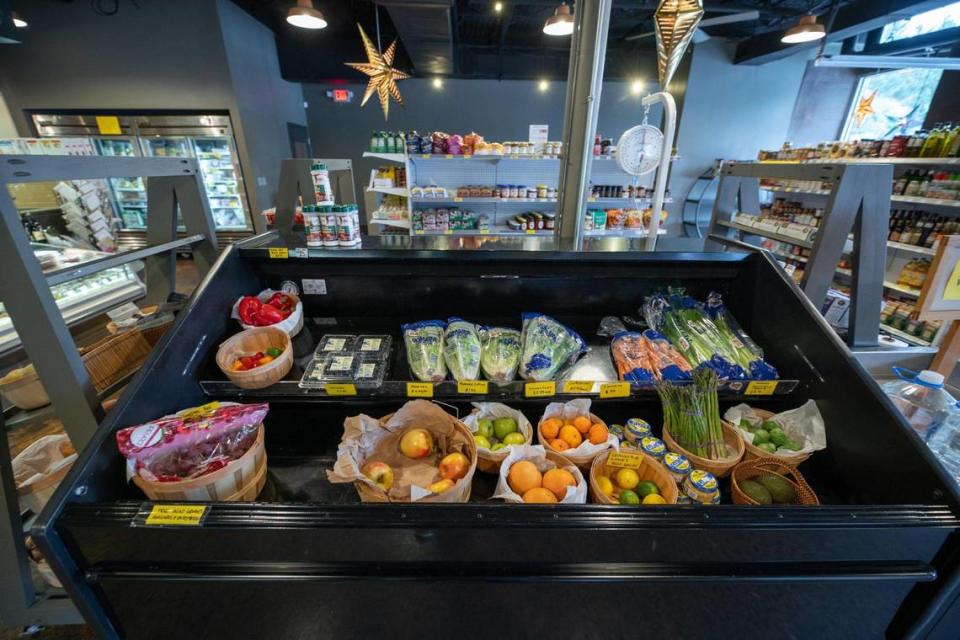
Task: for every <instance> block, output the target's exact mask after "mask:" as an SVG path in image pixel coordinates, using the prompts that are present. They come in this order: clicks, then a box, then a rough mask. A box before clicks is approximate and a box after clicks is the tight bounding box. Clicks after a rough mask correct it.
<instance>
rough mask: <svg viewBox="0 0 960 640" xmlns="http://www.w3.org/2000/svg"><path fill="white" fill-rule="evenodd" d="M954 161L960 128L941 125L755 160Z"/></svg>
mask: <svg viewBox="0 0 960 640" xmlns="http://www.w3.org/2000/svg"><path fill="white" fill-rule="evenodd" d="M957 157H960V125H954V124H952V123H940V124H937V125H936V126H935V127H934V128H933V129H931V130H930V131H925V130H920V131H917V132H915V133H912V134H902V135H897V136H893V137H892V138H888V139H883V140H855V141H852V142H836V141H835V142H821V143H820V144H818V145H816V146H815V147H797V148H794V147H792V146H791V145H790V143H788V142H787V143H784V145H783V147H782V148H781V149H777V150H773V151H771V150H761V151H760V152H759V154H758V156H757V159H758V160H761V161H763V160H767V161H769V160H836V159H845V158H957Z"/></svg>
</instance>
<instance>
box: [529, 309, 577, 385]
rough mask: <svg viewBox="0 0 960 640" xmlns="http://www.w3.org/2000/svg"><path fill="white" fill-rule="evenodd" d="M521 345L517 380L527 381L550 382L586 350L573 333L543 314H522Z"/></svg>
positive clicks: (575, 333)
mask: <svg viewBox="0 0 960 640" xmlns="http://www.w3.org/2000/svg"><path fill="white" fill-rule="evenodd" d="M522 344H523V352H522V355H521V357H520V376H521V377H523V378H524V379H526V380H553V379H555V377H556V375H557V372H558V371H560V369H561V368H562V367H563V366H564V365H566V364H572V363H573V362H575V361H576V359H577V357H578V356H579V355H580V354H581V353H583V352H584V351H585V350H586V343H584V341H583V338H581V337H580V335H579V334H578V333H577V332H576V331H574V330H573V329H570V328H569V327H567V326H565V325H562V324H560V323H559V322H557V321H556V320H554V319H553V318H551V317H550V316H545V315H543V314H542V313H524V314H523V336H522Z"/></svg>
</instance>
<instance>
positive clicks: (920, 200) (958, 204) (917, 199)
mask: <svg viewBox="0 0 960 640" xmlns="http://www.w3.org/2000/svg"><path fill="white" fill-rule="evenodd" d="M890 202H901V203H904V204H925V205H927V206H931V207H955V208H960V200H946V199H944V198H924V197H921V196H890Z"/></svg>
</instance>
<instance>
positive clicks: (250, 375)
mask: <svg viewBox="0 0 960 640" xmlns="http://www.w3.org/2000/svg"><path fill="white" fill-rule="evenodd" d="M271 347H276V348H277V349H281V350H282V351H283V353H281V354H280V355H279V356H277V357H276V358H275V359H274V361H273V362H270V363H268V364H265V365H261V366H259V367H256V368H254V369H250V370H249V371H232V370H231V367H232V366H233V363H234V361H235V360H236V359H237V358H239V357H241V356H247V355H252V354H254V353H256V352H258V351H263V352H266V350H267V349H269V348H271ZM217 366H218V367H220V371H222V372H223V374H224V375H225V376H227V378H229V379H230V381H231V382H233V384H235V385H237V386H238V387H240V388H241V389H263V388H264V387H269V386H270V385H272V384H273V383H274V382H277V381H278V380H280V379H281V378H283V376H285V375H287V373H288V372H289V371H290V369H291V368H292V367H293V345H292V344H291V342H290V336H288V335H287V334H286V332H285V331H283V330H282V329H276V328H274V327H257V328H256V329H247V330H245V331H241V332H240V333H238V334H236V335H234V336H232V337H230V338H228V339H227V340H226V341H225V342H224V343H223V344H221V345H220V348H219V349H218V350H217Z"/></svg>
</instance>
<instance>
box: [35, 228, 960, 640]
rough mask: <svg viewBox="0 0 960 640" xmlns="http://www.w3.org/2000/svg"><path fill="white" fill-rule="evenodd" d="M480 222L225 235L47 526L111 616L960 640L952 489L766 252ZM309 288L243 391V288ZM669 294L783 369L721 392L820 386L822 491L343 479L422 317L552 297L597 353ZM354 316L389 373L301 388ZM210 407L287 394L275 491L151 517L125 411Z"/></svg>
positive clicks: (118, 625)
mask: <svg viewBox="0 0 960 640" xmlns="http://www.w3.org/2000/svg"><path fill="white" fill-rule="evenodd" d="M482 240H483V241H482V242H480V241H476V242H469V243H468V244H464V243H465V242H467V240H464V239H456V238H383V239H367V238H365V239H364V249H362V250H354V251H349V250H344V251H338V250H315V249H309V250H307V249H305V248H298V249H294V248H287V247H283V246H281V245H280V244H279V242H278V241H277V240H276V239H275V237H274V236H273V235H271V234H265V235H264V236H258V237H256V238H253V239H250V240H248V241H246V242H243V243H240V244H238V245H234V246H232V247H230V248H228V249H227V250H226V251H225V252H224V253H223V254H222V255H221V257H220V259H219V261H218V263H217V264H216V266H215V267H214V269H213V270H212V271H211V272H210V273H209V274H208V276H207V277H206V279H205V280H204V281H203V283H201V285H200V287H199V288H198V289H197V290H196V292H195V293H194V295H193V297H192V299H191V300H190V302H189V304H188V306H187V307H186V309H185V310H184V311H183V312H182V313H181V314H180V315H179V317H178V319H177V321H176V324H175V325H174V326H173V328H171V329H170V330H169V331H168V332H167V333H166V335H165V336H164V338H163V339H162V340H161V342H160V344H159V345H158V346H157V348H156V349H155V350H154V352H153V353H152V355H151V357H150V359H149V360H148V362H147V363H146V364H145V366H144V367H143V368H142V369H141V371H140V372H139V374H138V375H137V377H136V378H135V379H134V380H133V381H132V382H131V384H130V385H129V386H128V387H127V389H126V391H125V393H124V395H123V397H122V398H121V399H120V400H119V402H118V403H117V406H116V407H115V408H114V409H113V411H111V413H110V414H109V415H108V416H107V417H106V419H105V421H104V422H103V423H102V424H101V425H100V429H99V431H98V432H97V434H96V436H95V437H94V438H93V439H92V440H91V442H90V443H89V444H88V446H87V448H86V449H85V450H84V451H83V452H82V455H81V457H80V459H79V460H78V462H77V463H76V464H75V465H74V467H73V469H72V470H71V472H70V474H69V475H68V476H67V478H66V480H65V481H64V482H63V483H62V484H61V485H60V487H59V489H58V491H57V493H56V494H55V496H54V497H53V499H51V501H50V503H49V504H48V506H47V508H46V509H45V511H44V513H43V514H42V516H41V517H40V519H39V521H38V523H37V525H36V526H35V527H34V529H33V534H34V538H35V540H36V541H37V544H38V545H39V547H40V548H41V550H42V551H43V553H44V555H45V556H46V557H47V558H48V559H49V561H50V563H51V565H53V566H54V568H55V569H56V572H57V574H58V575H59V577H60V578H61V580H62V582H63V583H64V586H65V588H66V590H67V591H68V592H69V594H70V595H71V597H72V598H73V599H74V601H75V602H76V604H77V606H78V607H79V608H80V610H81V612H82V613H83V614H84V616H85V618H86V620H87V621H88V623H89V624H91V625H92V626H93V628H94V629H95V630H96V631H97V633H98V634H100V635H101V636H103V637H126V638H163V639H166V638H170V637H245V638H261V637H262V638H266V637H270V638H287V637H359V636H363V635H367V634H377V633H382V632H383V630H384V629H386V628H389V629H391V634H392V635H399V636H400V637H421V638H422V637H429V636H432V635H436V634H439V633H444V634H446V635H451V634H453V635H458V636H464V637H478V636H489V635H490V634H497V635H506V636H509V637H530V636H534V635H536V636H538V637H543V636H548V635H558V636H560V637H574V636H575V637H636V636H638V635H640V634H641V633H642V634H643V635H644V636H648V637H657V636H658V635H664V636H667V635H669V636H672V637H681V638H713V637H744V638H751V637H764V636H769V635H776V636H782V637H796V638H807V637H838V638H839V637H843V638H877V637H883V636H887V637H942V638H947V637H955V631H956V627H955V626H954V627H952V628H951V624H955V623H956V621H955V620H954V621H952V622H951V614H950V605H951V603H952V602H953V599H954V598H955V597H956V594H957V589H956V581H957V562H958V545H957V532H958V527H960V495H958V491H957V488H956V487H955V486H954V485H953V484H952V482H951V480H950V478H949V477H948V476H947V475H946V474H945V473H944V472H943V471H942V469H941V468H940V467H939V465H938V463H937V461H936V460H935V459H934V458H933V456H932V455H931V454H930V453H929V451H928V450H927V449H926V447H925V446H924V444H923V442H922V441H921V440H920V439H919V438H918V437H916V436H915V435H914V433H913V432H912V431H911V429H910V428H909V426H908V425H907V423H906V422H905V421H904V420H903V419H902V418H901V417H900V416H899V414H898V413H897V412H896V410H895V408H894V407H893V405H892V404H891V403H890V402H889V401H888V400H887V399H886V398H885V396H884V395H883V394H882V392H881V391H880V389H879V387H877V385H876V384H875V383H874V382H873V381H872V380H871V379H870V377H869V376H868V374H867V373H866V372H865V371H864V370H863V369H862V367H861V366H860V365H859V364H857V362H856V361H855V360H854V359H853V358H852V356H851V354H850V352H849V351H848V350H847V348H846V347H845V346H844V345H843V344H842V343H841V342H840V341H839V340H838V338H837V337H836V335H835V333H834V332H833V331H832V330H831V329H830V327H829V326H828V325H827V324H826V323H825V322H824V320H823V318H822V317H821V316H820V314H819V313H818V312H817V310H816V309H815V308H814V307H813V306H812V305H811V304H810V303H809V301H807V300H806V298H805V297H804V296H803V294H802V293H801V292H800V290H799V289H798V288H797V287H796V286H795V285H794V284H793V283H792V282H791V281H790V279H789V277H787V276H786V275H785V274H784V272H783V271H782V270H781V268H780V267H779V266H778V265H777V264H776V263H775V261H773V260H772V259H771V257H770V256H769V255H767V254H765V253H753V254H734V253H659V252H656V253H643V252H620V251H609V250H607V249H611V248H622V247H621V246H620V244H616V243H613V242H609V241H612V240H614V239H588V242H587V243H586V247H585V248H586V251H585V252H580V253H569V252H560V251H554V250H552V244H551V242H552V241H549V240H542V239H539V238H537V239H516V238H509V239H508V238H496V239H495V238H490V239H482ZM621 244H622V243H621ZM450 248H457V249H464V248H473V249H475V250H472V251H464V250H458V251H447V250H443V249H450ZM293 287H295V288H296V290H298V291H299V292H300V294H301V296H302V297H301V299H302V301H303V304H304V315H305V323H304V328H303V330H302V331H301V332H300V333H299V334H298V335H297V336H296V337H295V339H294V341H293V344H294V352H295V356H297V364H295V365H294V367H293V369H292V370H291V372H290V373H289V374H287V376H286V377H285V379H284V380H282V381H281V382H279V383H276V384H274V385H273V386H271V387H267V388H266V389H263V390H260V391H252V390H243V389H239V388H237V387H235V386H233V385H232V384H231V383H229V382H228V381H227V380H226V379H225V377H224V376H223V374H222V373H221V372H220V370H219V369H218V368H217V366H216V364H215V362H214V357H215V354H216V351H217V347H218V345H220V344H221V343H222V342H223V341H224V340H225V339H226V338H227V337H228V336H230V335H233V334H234V333H236V332H237V331H238V330H239V326H238V324H237V322H236V320H233V319H231V318H230V309H231V306H232V305H233V304H234V302H235V301H236V300H237V299H238V298H239V297H240V296H242V295H245V294H249V293H251V292H254V293H255V292H258V291H260V290H262V289H265V288H273V289H278V290H279V289H282V288H284V289H285V290H288V291H290V290H292V288H293ZM668 287H683V288H685V289H686V291H687V292H688V293H690V294H691V295H693V296H695V297H699V298H701V299H702V298H703V297H705V296H706V294H707V293H708V292H710V291H718V292H720V293H721V294H722V295H723V296H724V299H725V301H726V302H727V304H728V306H729V308H730V309H731V310H732V312H733V314H734V315H735V317H736V318H737V319H738V320H739V322H740V324H741V325H742V326H743V328H744V329H745V330H746V331H747V332H748V333H749V334H750V336H752V337H753V338H754V340H755V341H756V342H757V343H758V344H759V345H761V346H762V347H763V349H764V350H765V354H766V358H767V360H768V361H769V362H771V363H773V364H775V366H776V367H777V368H778V369H779V372H780V377H781V381H780V382H777V383H774V384H772V386H771V385H765V386H764V390H763V391H759V390H757V391H756V393H757V394H760V393H762V394H763V395H753V394H751V395H748V394H747V392H748V390H749V389H750V388H751V387H750V386H749V385H747V386H744V385H731V386H727V387H724V389H723V391H722V392H721V394H720V407H721V411H723V410H724V409H725V408H726V407H729V406H732V405H733V404H736V403H739V402H742V401H749V402H750V403H751V404H752V405H754V406H757V407H761V408H765V409H769V410H772V411H780V410H785V409H789V408H794V407H797V406H799V405H801V404H803V403H804V402H806V401H807V400H808V399H814V400H815V401H816V403H817V406H818V407H819V410H820V412H821V414H822V416H823V419H824V422H825V425H826V437H827V447H826V449H824V450H822V451H818V452H817V453H815V454H814V455H813V456H812V457H811V458H810V459H809V460H807V461H806V462H804V463H803V464H802V465H801V466H800V468H801V470H802V472H803V474H804V476H805V477H806V479H807V480H808V482H809V483H810V485H811V487H812V488H813V490H814V491H815V492H816V494H817V495H818V496H819V500H820V503H821V504H820V505H819V506H804V507H801V506H768V507H749V506H737V505H734V504H732V503H730V501H729V499H727V497H726V492H727V491H728V489H729V488H728V487H727V485H726V484H725V482H722V483H721V493H722V494H724V495H725V498H724V500H723V503H722V504H720V505H718V506H690V505H686V506H682V505H667V506H662V507H650V506H646V507H644V506H641V507H636V506H603V505H597V504H580V505H550V506H542V505H536V506H534V505H523V504H505V503H501V502H498V501H496V500H491V499H490V496H491V494H492V491H493V488H494V484H495V478H496V476H491V475H488V474H481V473H477V474H476V476H475V477H474V480H473V485H472V493H471V496H470V500H469V502H465V503H461V504H423V503H407V504H397V503H393V504H372V503H361V502H360V501H359V499H358V496H357V491H356V490H355V489H354V487H353V486H352V485H350V484H331V483H330V482H328V480H327V476H326V474H325V471H326V470H327V469H329V468H331V466H332V464H333V461H334V459H335V456H336V454H337V447H338V443H339V441H340V438H341V435H342V433H343V426H342V425H343V422H344V419H345V418H346V417H348V416H354V415H357V414H361V413H362V414H367V415H370V416H373V417H377V418H379V417H381V416H384V415H386V414H389V413H391V412H394V411H396V410H397V409H398V408H399V407H400V406H401V405H403V403H404V402H406V401H407V397H406V395H407V393H408V391H409V389H407V388H405V384H404V381H406V380H410V379H411V377H410V373H409V371H408V370H407V369H406V364H405V363H406V360H405V356H404V355H403V353H402V351H403V346H402V343H403V340H402V339H401V334H400V330H399V327H400V325H401V324H402V323H406V322H411V321H415V320H423V319H427V318H447V317H450V316H466V317H469V318H470V319H471V320H474V321H477V322H479V323H482V324H498V325H500V324H502V325H504V326H516V325H517V324H518V320H519V316H520V313H521V312H523V311H530V310H536V311H542V312H544V313H547V314H550V315H552V316H554V317H556V318H557V319H558V320H560V321H562V322H564V323H566V324H567V325H569V326H571V327H573V328H574V329H575V330H577V331H578V332H579V333H580V334H581V335H582V336H584V337H585V338H586V339H587V341H588V342H589V343H590V344H591V345H592V346H593V347H594V348H598V349H601V350H602V349H604V348H605V345H604V339H602V338H598V337H596V335H597V326H598V324H599V322H600V320H601V318H603V317H604V316H608V315H620V316H629V315H635V314H636V313H637V308H638V307H639V305H640V303H641V301H642V300H643V298H644V296H647V295H649V294H651V293H654V292H656V291H660V290H664V289H666V288H668ZM341 333H346V334H358V333H360V334H362V333H377V334H391V335H392V336H393V343H394V345H395V347H396V349H395V354H394V357H393V358H392V359H391V361H390V366H389V370H388V371H387V374H386V381H385V382H384V383H383V385H382V386H381V387H380V388H378V389H373V390H359V389H358V390H357V394H356V395H355V396H349V397H341V396H334V395H327V394H326V393H324V392H323V391H317V390H312V389H301V388H300V387H299V386H298V384H297V381H298V380H299V378H300V375H301V374H302V372H303V370H302V368H301V366H302V365H303V363H304V361H305V360H309V359H310V357H311V355H312V352H313V349H314V348H315V347H316V345H317V342H318V340H319V339H320V338H321V337H322V336H324V335H326V334H341ZM607 344H609V343H608V342H607ZM157 389H163V390H164V391H163V393H157V392H156V390H157ZM434 391H435V392H434V396H433V399H434V401H436V402H439V403H442V405H441V406H443V407H446V409H447V410H448V411H450V412H455V413H456V414H457V415H459V416H461V417H462V416H464V415H466V413H468V412H469V411H470V410H471V404H470V403H471V402H476V401H483V400H488V399H495V400H497V401H499V402H504V403H506V404H508V405H510V406H512V407H515V408H518V409H520V410H522V411H523V413H524V414H525V415H526V416H527V417H528V418H529V419H530V420H531V421H536V420H537V419H538V418H539V417H540V415H541V414H542V413H543V411H544V408H545V407H546V405H547V404H548V403H549V402H551V401H554V400H558V399H562V400H566V399H569V398H570V397H573V396H564V395H562V393H561V395H558V396H556V397H539V398H531V397H527V395H526V394H525V393H524V392H523V391H522V390H521V389H520V388H518V387H515V386H509V385H508V386H506V387H503V388H499V389H498V388H496V387H494V386H491V387H490V393H489V395H488V396H476V395H461V394H459V393H458V389H457V386H456V384H452V385H451V384H450V383H448V382H441V383H438V384H436V385H435V389H434ZM558 391H560V388H559V387H558ZM592 399H593V408H592V410H593V411H594V412H595V413H596V414H597V415H600V416H602V417H603V418H604V419H605V420H606V421H607V423H608V424H609V423H621V424H622V423H624V422H625V421H626V420H627V419H628V418H630V417H632V416H639V417H642V418H643V419H645V420H647V421H648V422H649V423H650V424H651V425H653V429H654V432H655V433H659V431H660V424H661V421H662V418H663V416H662V411H661V405H660V401H659V399H658V396H657V394H656V392H655V391H654V390H653V389H650V388H639V389H633V390H632V391H631V393H630V395H629V397H626V398H623V397H620V398H611V399H602V398H600V397H598V396H596V395H594V396H592ZM212 400H220V401H234V402H237V401H239V402H256V401H267V402H269V403H270V411H269V414H268V415H267V418H266V420H265V423H264V424H265V434H266V451H267V458H268V463H267V465H268V479H267V482H266V485H265V486H264V489H263V491H262V492H261V493H260V495H259V498H258V499H257V500H256V501H255V502H246V503H243V502H234V503H218V502H210V503H201V505H202V507H203V508H202V509H201V511H202V518H201V519H198V520H197V521H195V522H192V523H187V524H182V525H162V526H158V525H151V524H147V515H148V514H150V513H151V511H152V509H153V506H154V505H153V503H151V502H149V501H148V500H146V499H145V498H144V496H143V494H141V493H140V491H139V490H138V489H137V488H136V487H135V486H134V485H132V484H129V483H128V482H127V479H126V475H125V461H124V459H123V458H122V457H121V456H120V455H119V453H118V450H117V444H116V441H115V436H114V433H115V431H117V429H119V428H122V427H126V426H130V425H135V424H140V423H144V422H147V421H150V420H153V419H155V418H157V417H159V416H163V415H167V414H170V413H172V412H175V411H178V410H180V409H183V408H186V407H192V406H197V405H201V404H204V403H207V402H210V401H212Z"/></svg>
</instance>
